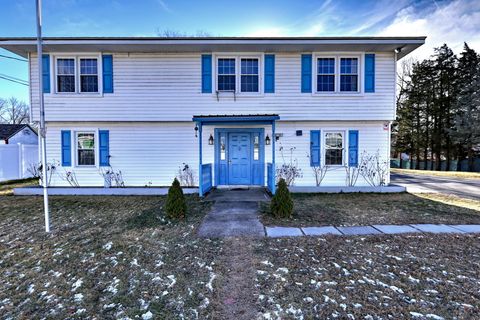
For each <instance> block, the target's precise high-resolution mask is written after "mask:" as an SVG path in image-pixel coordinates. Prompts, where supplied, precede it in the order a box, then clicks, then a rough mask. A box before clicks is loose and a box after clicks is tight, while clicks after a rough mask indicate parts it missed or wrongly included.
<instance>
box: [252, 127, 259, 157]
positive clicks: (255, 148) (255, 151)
mask: <svg viewBox="0 0 480 320" xmlns="http://www.w3.org/2000/svg"><path fill="white" fill-rule="evenodd" d="M258 159H260V136H259V134H258V133H256V134H255V135H254V136H253V160H258Z"/></svg>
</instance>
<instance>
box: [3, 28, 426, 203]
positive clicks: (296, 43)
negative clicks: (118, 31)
mask: <svg viewBox="0 0 480 320" xmlns="http://www.w3.org/2000/svg"><path fill="white" fill-rule="evenodd" d="M424 42H425V37H325V38H323V37H321V38H320V37H319V38H223V37H215V38H134V37H132V38H109V37H100V38H45V39H44V53H45V55H44V56H43V57H42V63H43V67H44V69H43V70H44V71H43V74H42V75H41V76H42V79H43V88H42V90H43V92H44V93H45V114H46V121H47V125H46V126H47V144H48V146H47V155H48V158H49V161H54V160H56V161H59V162H60V164H61V166H62V167H65V168H66V169H67V170H74V171H75V173H76V177H77V179H78V181H79V183H80V185H81V186H102V185H103V184H104V182H103V180H102V177H101V175H100V174H99V170H100V169H101V168H102V167H105V166H110V165H111V166H112V168H113V169H114V170H121V171H122V174H123V177H124V180H125V183H126V185H131V186H144V185H146V184H149V183H151V184H152V185H170V183H171V181H172V179H173V178H174V177H175V176H176V175H177V173H178V169H179V167H182V164H183V163H187V164H189V165H190V167H191V168H195V169H196V170H195V171H196V175H197V177H198V179H199V181H200V183H199V185H200V193H201V194H202V193H203V192H204V191H205V190H208V189H209V188H210V186H211V184H213V185H214V186H220V185H261V186H263V185H264V186H269V187H270V188H271V189H273V188H274V183H273V181H274V179H275V170H273V169H272V168H275V167H276V168H279V167H281V166H282V164H284V163H287V164H289V163H290V161H292V162H293V163H294V165H296V166H297V167H298V168H299V169H300V170H301V173H302V176H301V177H298V178H297V179H296V180H295V184H296V185H298V186H314V185H315V176H314V174H313V170H312V168H313V167H318V166H324V165H327V166H328V168H329V171H328V173H327V175H326V176H325V179H324V180H323V182H322V185H324V186H344V185H345V180H346V170H345V168H348V167H355V166H357V165H358V162H359V157H360V155H361V153H363V152H367V153H369V154H375V153H376V152H377V151H378V152H379V155H380V156H381V158H382V159H384V161H387V162H388V159H389V154H390V123H391V121H393V120H394V119H395V112H396V111H395V77H396V62H397V60H398V59H400V58H402V57H404V56H405V55H407V54H409V53H410V52H412V51H413V50H415V49H416V48H418V47H419V46H421V45H422V44H423V43H424ZM35 45H36V39H34V38H3V39H0V47H2V48H4V49H7V50H10V51H11V52H13V53H16V54H19V55H21V56H23V57H26V58H28V59H29V61H30V63H29V66H30V72H31V73H30V76H29V80H30V84H31V103H30V105H31V108H32V110H31V113H32V116H33V119H32V120H33V121H38V120H39V103H38V101H39V100H38V76H39V75H38V73H37V70H38V67H37V56H36V46H35ZM197 137H198V138H197ZM52 180H53V181H52V184H53V185H55V186H61V185H68V183H67V182H66V181H63V180H62V179H60V178H59V177H56V176H54V177H53V178H52ZM387 183H388V178H387ZM357 185H367V182H366V181H365V180H363V179H362V178H359V180H358V183H357Z"/></svg>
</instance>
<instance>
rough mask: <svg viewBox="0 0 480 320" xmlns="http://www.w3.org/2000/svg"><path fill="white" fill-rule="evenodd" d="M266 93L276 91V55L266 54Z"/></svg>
mask: <svg viewBox="0 0 480 320" xmlns="http://www.w3.org/2000/svg"><path fill="white" fill-rule="evenodd" d="M264 90H265V93H274V92H275V55H273V54H266V55H265V89H264Z"/></svg>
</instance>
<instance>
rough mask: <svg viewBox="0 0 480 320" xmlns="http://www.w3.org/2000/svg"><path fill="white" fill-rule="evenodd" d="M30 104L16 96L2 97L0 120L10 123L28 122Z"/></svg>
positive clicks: (0, 101) (0, 100)
mask: <svg viewBox="0 0 480 320" xmlns="http://www.w3.org/2000/svg"><path fill="white" fill-rule="evenodd" d="M28 118H29V116H28V105H27V104H26V103H25V102H23V101H20V100H18V99H17V98H15V97H11V98H9V99H0V122H1V123H9V124H20V123H28V120H29V119H28Z"/></svg>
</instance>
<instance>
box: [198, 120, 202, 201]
mask: <svg viewBox="0 0 480 320" xmlns="http://www.w3.org/2000/svg"><path fill="white" fill-rule="evenodd" d="M197 125H198V195H199V196H200V197H203V174H202V122H198V123H197Z"/></svg>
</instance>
